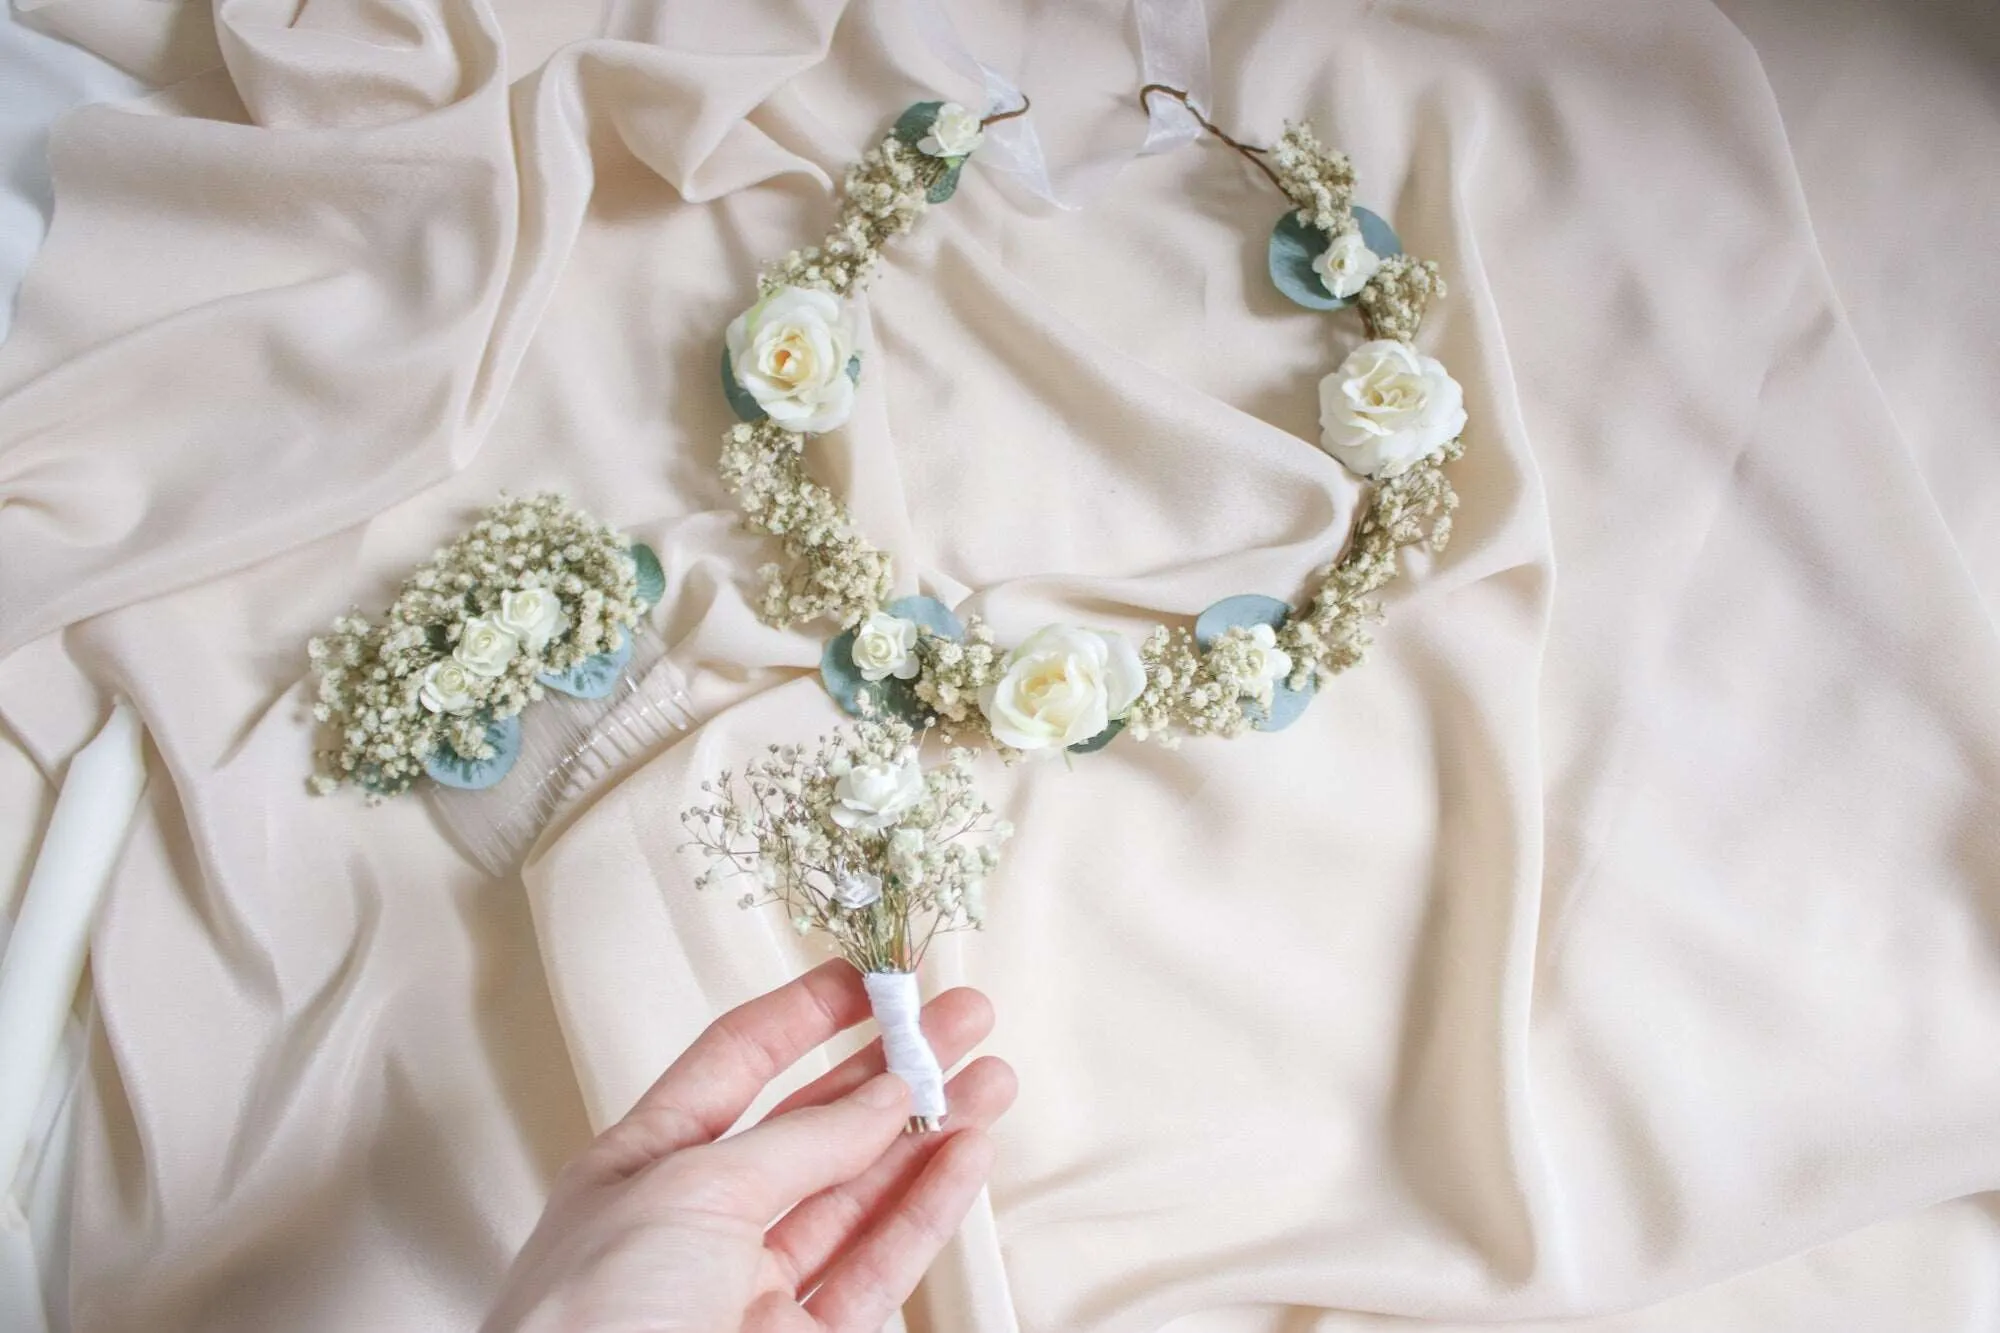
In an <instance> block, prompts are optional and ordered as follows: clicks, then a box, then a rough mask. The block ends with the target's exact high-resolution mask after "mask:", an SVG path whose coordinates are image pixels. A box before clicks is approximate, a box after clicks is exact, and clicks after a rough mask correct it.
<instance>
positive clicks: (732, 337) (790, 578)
mask: <svg viewBox="0 0 2000 1333" xmlns="http://www.w3.org/2000/svg"><path fill="white" fill-rule="evenodd" d="M1143 96H1144V97H1153V96H1169V97H1176V98H1179V99H1180V100H1182V101H1183V102H1186V101H1187V98H1186V95H1185V94H1184V93H1182V92H1180V91H1179V90H1178V89H1173V88H1167V87H1165V86H1163V85H1158V84H1154V85H1149V86H1148V87H1147V88H1146V89H1145V90H1144V94H1143ZM1189 109H1190V110H1191V111H1195V114H1196V115H1197V116H1198V117H1199V116H1200V113H1199V111H1198V110H1196V109H1195V108H1194V107H1192V106H1190V107H1189ZM1023 110H1025V108H1023ZM1014 114H1019V112H1009V113H1002V114H1001V115H998V116H991V117H987V118H986V119H984V120H981V119H980V118H978V117H976V116H974V115H973V114H972V113H971V112H969V111H967V110H966V109H965V108H963V107H960V106H957V105H954V104H952V103H948V102H947V103H938V102H921V103H918V104H917V105H915V106H913V107H911V108H910V109H909V110H908V111H906V112H904V113H903V115H902V117H901V118H900V119H898V120H897V122H896V123H895V125H894V127H893V128H892V129H890V131H889V132H888V133H887V134H886V135H885V136H884V137H883V138H882V140H881V142H880V143H878V144H877V145H876V146H875V147H874V148H873V149H871V150H869V152H868V153H867V154H865V155H864V156H863V157H862V158H861V160H860V161H859V162H857V163H856V164H855V165H854V166H853V167H852V168H851V169H850V170H849V171H848V173H847V180H846V188H845V190H844V192H843V195H842V198H841V201H840V209H839V214H838V216H837V218H836V219H835V221H834V225H833V228H832V230H831V231H830V232H829V233H828V234H827V236H826V238H825V239H824V240H823V241H821V242H820V243H819V244H817V245H811V246H807V247H805V248H802V249H798V250H794V251H792V252H791V253H790V254H788V255H786V256H784V257H783V258H782V259H780V260H778V261H777V262H776V263H775V264H772V265H770V266H769V267H768V268H767V269H766V270H765V271H764V273H763V274H762V276H761V277H760V279H759V282H758V287H759V296H758V300H757V302H756V304H754V305H752V306H751V307H750V308H749V309H748V310H746V311H744V312H743V313H742V314H741V315H739V316H738V317H737V318H736V319H735V320H734V321H733V322H731V324H730V325H729V327H728V330H727V331H726V332H725V334H724V337H723V353H722V382H723V389H724V391H725V393H726V394H727V396H728V399H729V403H730V405H731V407H732V408H734V409H735V412H736V414H737V416H738V417H739V418H741V421H740V423H739V424H738V425H736V426H734V427H732V428H731V429H730V431H729V433H728V436H727V438H726V440H725V442H724V445H723V451H722V460H721V469H722V478H723V481H724V482H725V483H726V484H727V486H728V487H729V489H730V491H731V492H732V493H733V494H734V495H735V497H736V500H737V502H738V504H739V505H740V507H741V509H742V513H743V517H744V521H745V522H746V523H747V524H748V526H749V527H751V528H752V529H753V530H755V531H758V532H762V533H768V534H770V535H772V536H775V537H777V538H778V539H779V540H780V542H781V543H782V546H783V551H784V556H785V559H784V560H783V561H782V562H780V563H777V564H772V565H767V566H765V567H764V569H763V570H761V571H760V574H761V577H762V580H763V584H764V587H763V592H762V595H761V597H760V599H759V602H758V611H759V614H760V615H761V616H762V617H763V619H764V620H766V621H767V622H768V623H770V624H773V625H778V626H789V625H794V624H798V623H801V622H804V621H810V620H816V619H824V620H829V621H832V622H833V623H834V624H836V625H837V626H838V627H839V631H840V632H839V633H837V634H836V635H835V636H834V637H833V638H832V639H831V641H830V642H829V643H828V644H827V645H826V650H825V653H824V655H823V658H822V661H821V674H822V677H823V678H824V680H825V682H826V686H827V689H828V690H829V691H830V692H831V693H832V694H833V696H834V698H835V699H836V700H838V701H839V702H840V704H841V706H842V707H843V708H845V709H846V710H847V711H848V712H850V713H853V714H855V715H857V716H863V717H876V716H881V715H884V714H887V715H893V716H895V717H898V718H901V719H902V720H904V721H905V722H908V723H909V724H911V725H912V726H914V727H918V728H922V727H926V726H932V725H935V726H939V727H940V728H941V729H943V731H944V733H945V734H946V735H947V736H951V737H954V738H957V737H967V738H970V739H973V740H975V741H987V742H990V743H991V744H992V745H994V746H995V747H996V748H998V749H999V750H1000V751H1001V752H1002V753H1003V754H1004V755H1006V756H1008V757H1010V758H1011V757H1015V756H1019V755H1041V754H1056V753H1063V752H1067V753H1071V754H1086V753H1090V752H1092V751H1095V750H1099V749H1102V748H1103V747H1104V746H1105V745H1107V744H1109V743H1110V741H1111V740H1112V739H1113V738H1114V737H1116V736H1118V735H1119V734H1121V733H1123V732H1129V733H1130V735H1131V736H1132V737H1134V738H1135V739H1139V740H1158V741H1161V742H1163V743H1165V744H1168V745H1174V744H1177V743H1178V742H1179V741H1180V739H1181V738H1183V737H1186V736H1236V735H1240V734H1241V733H1243V732H1245V731H1249V730H1253V729H1255V730H1260V731H1276V730H1278V729H1280V728H1282V727H1285V726H1288V725H1290V724H1291V723H1292V722H1294V721H1296V720H1297V718H1298V717H1299V715H1300V714H1301V713H1302V712H1303V711H1304V709H1305V706H1306V704H1307V702H1308V701H1309V700H1310V699H1311V698H1312V696H1313V694H1314V692H1315V691H1316V690H1317V689H1318V688H1319V687H1320V686H1321V685H1322V684H1324V683H1325V682H1327V681H1328V680H1330V679H1331V678H1332V677H1333V676H1335V675H1337V674H1339V673H1340V672H1342V671H1344V670H1346V669H1347V668H1349V667H1351V666H1353V665H1355V664H1356V663H1358V662H1359V661H1360V660H1361V659H1362V656H1363V654H1364V653H1365V651H1366V649H1367V647H1368V642H1369V639H1368V633H1367V628H1366V627H1367V623H1368V622H1369V621H1370V620H1372V619H1374V618H1376V617H1377V616H1378V614H1379V610H1378V607H1377V605H1376V603H1375V601H1374V595H1375V594H1376V593H1377V592H1378V591H1380V589H1381V588H1382V587H1383V586H1384V585H1386V584H1387V583H1388V582H1389V581H1390V580H1391V579H1393V578H1394V577H1395V576H1396V573H1397V569H1398V561H1397V553H1398V552H1399V551H1401V550H1402V549H1403V548H1404V547H1407V546H1417V545H1422V546H1427V547H1429V548H1431V549H1437V548H1440V547H1442V546H1443V544H1444V542H1445V540H1446V539H1447V538H1448V536H1449V535H1450V528H1451V513H1452V510H1453V508H1454V507H1455V506H1456V505H1457V497H1456V496H1455V495H1454V494H1453V492H1452V489H1451V484H1450V482H1449V481H1448V480H1447V479H1446V477H1445V471H1444V469H1445V465H1446V464H1447V463H1449V462H1451V461H1453V460H1454V459H1456V458H1458V457H1459V456H1460V454H1461V453H1462V451H1463V445H1462V443H1461V440H1460V434H1461V432H1462V431H1463V430H1464V428H1465V423H1466V415H1465V405H1464V396H1463V394H1462V393H1461V392H1460V389H1459V386H1458V383H1457V382H1456V381H1455V380H1453V379H1452V377H1451V376H1450V375H1449V374H1448V373H1446V371H1445V368H1444V367H1443V366H1442V365H1440V364H1439V363H1438V362H1437V361H1436V360H1435V359H1433V358H1432V357H1429V356H1427V355H1425V354H1424V353H1423V352H1421V351H1419V350H1418V349H1417V347H1416V342H1415V340H1416V337H1417V333H1418V329H1419V326H1420V325H1421V323H1422V321H1423V316H1424V310H1425V308H1426V306H1427V305H1428V303H1429V302H1430V300H1431V299H1432V298H1433V297H1440V296H1442V295H1443V294H1444V283H1443V281H1442V279H1440V277H1439V276H1438V269H1437V265H1436V264H1434V263H1432V262H1430V261H1428V260H1419V259H1415V258H1413V257H1411V256H1409V255H1406V254H1404V253H1403V252H1402V245H1401V243H1400V242H1399V241H1398V240H1397V238H1396V233H1395V232H1394V230H1393V229H1391V228H1390V226H1389V224H1388V223H1387V222H1385V221H1384V220H1383V219H1382V218H1381V217H1379V216H1378V215H1376V214H1374V213H1372V212H1370V211H1368V210H1367V209H1365V208H1362V207H1360V206H1358V205H1357V204H1355V202H1354V183H1355V182H1354V169H1353V167H1352V165H1351V164H1350V163H1349V162H1348V160H1347V158H1346V157H1345V156H1344V155H1342V154H1340V153H1338V152H1334V151H1333V150H1331V149H1329V148H1327V147H1325V146H1324V145H1323V144H1321V143H1320V141H1319V139H1318V138H1317V137H1315V136H1314V134H1313V132H1312V130H1311V128H1310V127H1308V126H1306V125H1303V124H1295V125H1287V126H1286V127H1285V131H1284V133H1283V134H1282V135H1281V136H1280V137H1279V139H1278V142H1277V145H1276V146H1275V147H1273V148H1271V149H1268V150H1265V149H1257V148H1252V147H1250V146H1248V145H1246V144H1242V143H1239V142H1237V141H1236V140H1235V139H1233V138H1231V137H1230V136H1229V135H1227V134H1225V133H1223V132H1222V131H1221V130H1220V129H1218V128H1217V127H1216V126H1214V125H1213V124H1211V123H1210V122H1209V121H1208V120H1207V119H1206V118H1205V117H1204V118H1201V123H1202V124H1203V125H1204V126H1205V127H1206V128H1207V129H1208V130H1209V131H1210V132H1211V133H1213V134H1215V135H1216V136H1217V137H1218V138H1220V139H1221V140H1223V141H1224V142H1225V143H1227V144H1229V145H1230V147H1232V148H1234V149H1236V150H1237V151H1238V152H1239V153H1241V154H1242V155H1243V156H1244V157H1245V158H1247V159H1248V160H1249V161H1250V162H1251V163H1253V164H1254V165H1255V166H1256V167H1257V168H1258V170H1259V171H1261V172H1262V173H1263V174H1264V176H1265V177H1266V178H1268V179H1269V180H1270V181H1271V183H1272V184H1273V185H1275V186H1276V187H1277V188H1278V189H1279V190H1280V191H1282V192H1283V194H1284V195H1285V196H1286V198H1287V199H1288V200H1289V202H1290V204H1291V208H1290V209H1289V210H1288V211H1287V212H1285V213H1284V214H1283V216H1281V217H1280V218H1279V220H1278V223H1277V226H1276V227H1275V229H1274V230H1273V232H1272V234H1271V238H1270V243H1269V268H1270V273H1271V278H1272V280H1273V282H1274V283H1275V284H1276V285H1277V287H1278V289H1279V290H1280V291H1281V292H1283V293H1284V294H1285V295H1286V296H1287V297H1289V298H1291V299H1292V300H1293V301H1295V302H1297V303H1298V304H1300V305H1303V306H1307V307H1309V308H1311V309H1314V310H1323V311H1341V310H1346V309H1350V308H1351V309H1353V310H1355V311H1356V312H1357V313H1358V314H1359V316H1360V322H1361V325H1362V328H1363V330H1364V331H1365V333H1366V334H1367V337H1366V339H1365V340H1364V341H1362V342H1361V343H1360V344H1359V345H1358V346H1356V347H1354V348H1353V350H1351V351H1350V352H1349V353H1348V354H1347V356H1346V358H1345V359H1344V360H1343V361H1342V362H1341V364H1340V366H1339V368H1338V369H1336V370H1335V371H1334V372H1333V373H1332V374H1330V375H1328V376H1327V377H1326V378H1325V379H1324V380H1322V381H1321V383H1320V388H1319V398H1320V425H1321V430H1322V437H1321V444H1322V447H1323V448H1324V449H1325V450H1326V451H1327V452H1328V453H1329V454H1331V455H1332V456H1333V457H1335V458H1337V459H1339V460H1340V461H1341V462H1342V463H1343V464H1345V465H1346V466H1347V467H1348V468H1349V469H1350V470H1352V471H1353V472H1354V473H1356V474H1357V475H1358V476H1361V477H1363V478H1365V479H1367V480H1368V481H1369V482H1370V483H1371V486H1370V493H1369V498H1368V501H1367V503H1366V506H1365V508H1364V509H1363V511H1362V513H1361V516H1360V518H1359V521H1358V522H1357V523H1356V524H1355V527H1354V530H1353V532H1352V534H1351V536H1350V539H1349V541H1348V544H1347V548H1346V550H1345V551H1344V552H1343V553H1342V554H1341V555H1340V556H1339V557H1338V558H1337V559H1335V560H1334V561H1333V562H1332V563H1331V564H1329V565H1327V566H1326V567H1325V568H1324V569H1321V570H1320V571H1318V573H1317V574H1316V576H1315V580H1314V586H1313V587H1312V588H1311V589H1310V591H1309V593H1308V595H1307V596H1306V597H1305V598H1304V599H1303V601H1302V602H1301V603H1300V604H1298V605H1297V606H1294V605H1293V604H1292V603H1290V602H1287V601H1283V600H1280V599H1279V598H1276V597H1272V596H1268V595H1265V594H1261V593H1255V592H1252V593H1244V594H1241V595H1238V596H1234V597H1228V598H1225V599H1223V600H1222V601H1220V602H1218V603H1216V604H1215V605H1214V606H1212V607H1210V608H1209V609H1208V610H1207V611H1206V612H1204V613H1203V614H1202V615H1201V616H1200V617H1199V618H1197V619H1196V620H1195V621H1194V622H1193V623H1192V624H1183V625H1163V626H1160V627H1158V628H1157V629H1155V630H1153V631H1152V633H1151V634H1150V635H1149V636H1147V638H1146V639H1145V640H1144V642H1143V643H1141V644H1137V645H1135V644H1134V643H1132V642H1131V641H1130V640H1129V639H1127V638H1126V637H1125V636H1123V635H1121V634H1118V633H1114V632H1111V631H1107V630H1101V629H1095V628H1091V627H1088V626H1083V625H1070V624H1056V625H1049V626H1046V627H1044V628H1042V629H1040V630H1037V631H1036V632H1035V633H1033V634H1031V635H1029V636H1028V637H1027V638H1026V639H1024V640H1022V641H1021V642H1019V643H1014V644H1005V645H1003V644H1000V643H998V642H996V640H995V637H994V634H993V632H992V630H991V629H990V628H989V627H988V626H987V625H985V624H984V623H982V622H981V621H980V620H979V618H978V617H976V616H966V617H963V618H961V617H960V616H958V615H957V614H955V613H954V612H953V611H952V610H950V609H949V608H947V607H945V606H944V605H943V604H941V603H939V602H938V601H936V600H934V599H932V598H929V597H905V598H901V599H892V597H891V593H890V590H891V588H892V586H893V584H894V570H893V568H892V566H891V561H890V557H889V556H888V554H887V553H886V552H884V551H882V550H880V549H879V548H877V547H876V546H874V545H873V544H871V543H870V542H869V541H868V539H867V537H866V536H864V535H863V534H862V533H861V532H860V531H859V529H858V528H857V527H856V525H855V522H854V519H853V516H852V515H851V514H849V513H848V511H847V508H846V506H844V505H843V504H842V503H841V502H840V500H839V499H838V498H837V497H836V496H834V495H833V493H832V492H831V491H829V490H827V488H826V487H824V486H822V485H820V484H819V483H818V482H817V481H814V480H813V479H812V477H811V476H810V475H809V474H808V470H807V457H808V454H809V453H810V450H811V445H812V440H813V438H814V437H815V436H817V435H820V434H823V433H825V432H827V431H832V430H836V429H838V428H839V427H840V426H841V425H842V424H843V423H844V422H846V420H847V419H848V416H849V414H850V413H851V412H852V411H853V409H854V401H855V395H856V393H857V391H858V388H859V385H860V383H861V380H862V376H863V365H864V359H865V358H864V352H863V349H862V348H861V346H860V344H859V340H858V336H857V331H856V330H857V323H858V321H857V320H856V317H855V311H854V307H853V298H854V296H855V294H856V293H857V292H858V291H859V290H860V289H861V288H862V287H863V286H864V285H866V283H867V281H868V280H869V277H870V275H871V274H872V272H873V270H874V267H875V264H876V261H877V259H878V258H879V257H880V255H881V250H882V246H883V245H884V244H885V243H886V242H887V241H888V240H889V239H890V238H891V237H894V236H898V235H901V234H902V233H904V232H906V231H908V230H910V229H911V228H912V227H913V226H915V225H916V223H917V220H918V219H919V218H921V217H922V216H923V214H924V212H925V210H926V209H928V208H929V207H930V206H931V205H933V204H941V203H944V202H945V201H946V200H948V199H950V198H951V197H952V195H953V193H954V192H955V191H956V190H957V188H958V182H959V176H960V173H961V172H962V170H963V169H964V166H965V163H966V161H967V160H968V159H969V158H970V157H971V156H972V155H973V154H974V153H976V152H977V151H978V149H979V146H980V144H981V142H982V141H983V139H984V137H985V131H986V127H987V125H989V124H991V123H992V122H993V121H994V120H998V119H1003V118H1005V117H1006V116H1007V115H1014Z"/></svg>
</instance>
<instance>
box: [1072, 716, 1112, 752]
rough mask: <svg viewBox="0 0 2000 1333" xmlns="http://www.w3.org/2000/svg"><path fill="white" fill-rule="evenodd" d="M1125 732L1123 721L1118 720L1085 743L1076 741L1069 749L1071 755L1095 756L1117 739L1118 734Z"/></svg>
mask: <svg viewBox="0 0 2000 1333" xmlns="http://www.w3.org/2000/svg"><path fill="white" fill-rule="evenodd" d="M1123 730H1125V719H1124V718H1122V717H1121V718H1119V719H1118V720H1117V721H1116V722H1113V723H1112V724H1111V725H1110V726H1108V727H1106V728H1105V729H1104V730H1102V731H1100V732H1098V733H1097V734H1096V735H1095V736H1092V737H1091V738H1090V739H1089V740H1087V741H1078V742H1077V743H1076V744H1075V745H1072V746H1070V747H1069V752H1070V753H1071V754H1096V753H1097V752H1098V751H1099V750H1102V749H1103V748H1104V747H1105V746H1107V745H1109V744H1111V742H1113V741H1115V740H1117V739H1118V733H1119V732H1121V731H1123Z"/></svg>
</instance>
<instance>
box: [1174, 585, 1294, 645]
mask: <svg viewBox="0 0 2000 1333" xmlns="http://www.w3.org/2000/svg"><path fill="white" fill-rule="evenodd" d="M1291 617H1292V608H1291V607H1290V606H1289V605H1287V604H1286V603H1284V602H1281V601H1279V600H1278V599H1277V598H1275V597H1266V596H1264V595H1263V594H1261V593H1254V592H1246V593H1241V594H1239V595H1237V596H1235V597H1225V598H1223V599H1222V600H1221V601H1219V602H1217V603H1216V604H1215V605H1214V606H1211V607H1209V608H1208V610H1206V611H1204V612H1202V613H1201V618H1200V619H1198V620H1196V621H1195V622H1194V641H1195V642H1196V643H1198V644H1200V645H1201V646H1202V649H1203V650H1204V651H1206V650H1207V649H1210V648H1213V647H1214V646H1215V641H1216V640H1217V639H1219V638H1221V637H1222V636H1223V634H1224V633H1225V632H1226V631H1228V630H1232V629H1237V628H1239V627H1240V628H1242V629H1250V628H1252V627H1254V626H1257V625H1269V626H1270V627H1271V628H1272V629H1283V628H1284V627H1285V622H1286V621H1287V620H1290V619H1291Z"/></svg>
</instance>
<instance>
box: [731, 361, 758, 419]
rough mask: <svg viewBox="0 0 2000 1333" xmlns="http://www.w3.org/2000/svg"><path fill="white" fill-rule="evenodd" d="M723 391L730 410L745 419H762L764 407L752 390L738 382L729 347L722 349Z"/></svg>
mask: <svg viewBox="0 0 2000 1333" xmlns="http://www.w3.org/2000/svg"><path fill="white" fill-rule="evenodd" d="M722 392H723V396H725V397H726V398H728V399H729V407H730V410H731V411H733V412H735V413H736V415H737V416H738V417H740V418H742V419H743V420H744V421H762V420H763V419H764V409H763V407H762V406H760V405H759V404H758V402H757V400H756V399H755V398H752V397H751V396H750V391H749V390H748V389H746V388H744V387H743V386H742V385H741V384H738V383H737V382H736V368H735V367H734V366H732V365H730V364H729V349H728V348H727V347H724V348H723V349H722Z"/></svg>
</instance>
